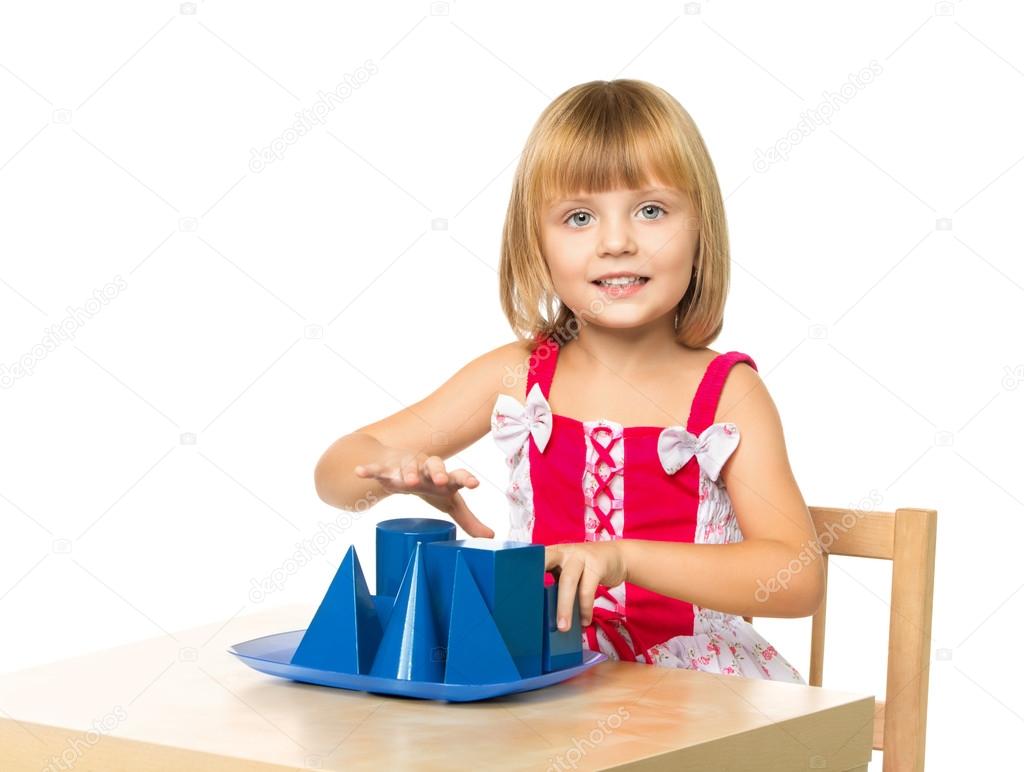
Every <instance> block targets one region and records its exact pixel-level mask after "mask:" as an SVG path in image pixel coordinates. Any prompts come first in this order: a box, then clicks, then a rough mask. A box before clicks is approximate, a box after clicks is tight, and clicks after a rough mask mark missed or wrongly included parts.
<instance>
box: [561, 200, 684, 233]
mask: <svg viewBox="0 0 1024 772" xmlns="http://www.w3.org/2000/svg"><path fill="white" fill-rule="evenodd" d="M652 210H653V211H652ZM640 212H641V214H642V215H643V218H644V219H645V220H658V219H661V218H659V217H657V216H655V217H648V216H647V214H648V213H650V214H656V213H657V212H661V213H662V214H667V212H666V210H665V207H663V206H660V205H658V204H646V205H644V206H643V207H641V208H640ZM587 217H593V215H592V214H590V212H586V211H584V210H582V209H577V210H576V211H575V212H570V213H569V216H568V217H566V218H565V222H566V223H572V224H571V225H570V227H572V228H582V227H584V226H585V225H588V224H589V221H588V220H585V219H584V220H583V221H582V222H581V221H580V219H577V218H587Z"/></svg>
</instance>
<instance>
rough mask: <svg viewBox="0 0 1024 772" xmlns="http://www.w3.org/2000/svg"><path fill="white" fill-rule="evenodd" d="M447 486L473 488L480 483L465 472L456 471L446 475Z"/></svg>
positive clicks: (461, 470) (462, 470) (463, 470)
mask: <svg viewBox="0 0 1024 772" xmlns="http://www.w3.org/2000/svg"><path fill="white" fill-rule="evenodd" d="M448 484H449V485H453V484H454V485H455V486H456V487H465V488H475V487H476V486H478V485H479V484H480V481H479V480H478V479H476V477H474V476H473V475H472V474H470V473H469V472H468V471H467V470H465V469H456V470H455V471H454V472H452V473H451V474H449V475H448Z"/></svg>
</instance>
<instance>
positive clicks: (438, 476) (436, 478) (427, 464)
mask: <svg viewBox="0 0 1024 772" xmlns="http://www.w3.org/2000/svg"><path fill="white" fill-rule="evenodd" d="M423 470H424V471H425V473H426V474H427V476H429V477H430V479H431V480H432V481H433V483H434V485H446V484H447V483H448V473H447V472H446V471H445V470H444V461H443V460H442V459H441V457H440V456H428V457H427V460H426V461H424V462H423Z"/></svg>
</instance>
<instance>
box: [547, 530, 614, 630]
mask: <svg viewBox="0 0 1024 772" xmlns="http://www.w3.org/2000/svg"><path fill="white" fill-rule="evenodd" d="M544 560H545V563H544V570H545V571H551V572H552V573H553V574H554V575H555V579H557V580H558V608H557V612H556V613H557V619H558V629H559V630H568V629H569V619H570V618H571V617H572V603H573V597H574V596H577V595H578V597H579V603H580V625H581V626H583V627H586V626H587V625H589V624H590V623H591V621H592V619H593V610H594V593H595V592H597V586H598V585H599V584H603V585H604V586H605V587H614V586H615V585H617V584H619V583H621V582H624V581H625V580H626V561H625V557H624V556H623V554H622V550H621V549H620V546H619V542H618V540H615V539H613V540H610V541H587V542H573V543H569V544H549V545H548V546H547V547H545V549H544Z"/></svg>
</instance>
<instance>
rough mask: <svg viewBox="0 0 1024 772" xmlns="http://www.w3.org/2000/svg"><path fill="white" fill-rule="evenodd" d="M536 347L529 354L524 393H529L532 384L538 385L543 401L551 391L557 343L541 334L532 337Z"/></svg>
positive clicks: (556, 356) (556, 357) (556, 358)
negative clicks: (528, 369) (528, 368)
mask: <svg viewBox="0 0 1024 772" xmlns="http://www.w3.org/2000/svg"><path fill="white" fill-rule="evenodd" d="M534 340H535V341H536V343H537V345H536V346H535V347H534V349H533V352H532V353H531V354H530V359H529V363H530V371H529V372H528V373H527V375H526V393H527V394H529V393H530V389H532V388H533V384H535V383H539V384H540V390H541V393H542V394H543V395H544V399H548V392H550V391H551V380H552V379H553V378H554V377H555V362H556V361H557V360H558V341H557V340H555V339H554V338H552V337H548V336H545V335H544V333H543V332H538V333H537V334H536V335H534Z"/></svg>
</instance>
